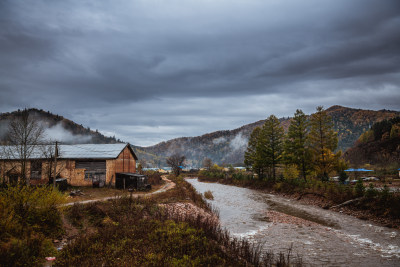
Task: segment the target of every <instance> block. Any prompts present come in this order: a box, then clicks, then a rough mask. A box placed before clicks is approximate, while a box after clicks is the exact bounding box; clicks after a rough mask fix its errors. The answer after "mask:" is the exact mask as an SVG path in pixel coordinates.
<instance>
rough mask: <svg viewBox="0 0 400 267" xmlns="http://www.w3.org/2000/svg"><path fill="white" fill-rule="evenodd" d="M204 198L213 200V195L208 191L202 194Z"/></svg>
mask: <svg viewBox="0 0 400 267" xmlns="http://www.w3.org/2000/svg"><path fill="white" fill-rule="evenodd" d="M204 197H205V198H206V199H209V200H214V195H213V193H212V192H211V191H210V190H208V191H206V192H204Z"/></svg>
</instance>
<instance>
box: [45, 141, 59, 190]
mask: <svg viewBox="0 0 400 267" xmlns="http://www.w3.org/2000/svg"><path fill="white" fill-rule="evenodd" d="M50 143H53V142H50ZM55 143H56V145H43V146H40V153H41V155H42V159H43V162H45V163H46V164H45V165H44V168H43V169H44V173H45V175H46V177H47V178H48V179H49V181H50V180H51V179H53V187H55V186H56V179H57V177H58V176H59V175H60V173H61V172H62V171H63V170H64V167H63V165H61V166H60V164H58V165H57V161H56V159H57V157H60V155H61V154H62V151H61V149H60V146H57V141H56V142H55Z"/></svg>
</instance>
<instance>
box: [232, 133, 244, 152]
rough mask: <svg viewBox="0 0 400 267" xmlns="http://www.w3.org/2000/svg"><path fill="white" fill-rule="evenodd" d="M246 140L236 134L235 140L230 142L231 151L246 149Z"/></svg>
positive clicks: (239, 134)
mask: <svg viewBox="0 0 400 267" xmlns="http://www.w3.org/2000/svg"><path fill="white" fill-rule="evenodd" d="M247 143H248V139H247V138H246V137H243V135H242V133H238V134H237V135H236V136H235V138H233V139H232V140H231V142H230V143H229V146H230V147H231V148H232V150H234V151H235V150H242V149H244V148H246V147H247Z"/></svg>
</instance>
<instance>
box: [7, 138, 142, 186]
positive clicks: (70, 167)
mask: <svg viewBox="0 0 400 267" xmlns="http://www.w3.org/2000/svg"><path fill="white" fill-rule="evenodd" d="M2 150H3V151H6V150H8V151H12V148H11V149H10V147H7V149H5V147H3V149H2ZM44 151H49V146H38V147H35V150H34V151H33V153H31V156H30V158H29V160H28V161H27V164H26V168H25V169H26V171H25V173H26V175H27V176H29V177H30V180H31V184H43V183H47V182H48V181H49V179H52V177H54V158H52V157H45V154H46V153H44ZM9 155H10V153H2V154H1V162H0V175H1V177H2V178H3V179H6V181H7V182H13V181H14V182H15V181H17V180H18V179H20V174H21V164H20V162H21V160H20V159H18V157H17V156H12V157H10V156H9ZM136 161H137V157H136V155H135V152H134V151H133V150H132V148H131V146H130V145H129V144H80V145H59V146H58V157H57V168H56V169H57V171H56V172H57V175H56V177H57V178H66V179H67V181H68V183H69V184H70V185H74V186H99V187H103V186H105V185H111V186H115V182H116V177H117V174H118V173H135V172H136Z"/></svg>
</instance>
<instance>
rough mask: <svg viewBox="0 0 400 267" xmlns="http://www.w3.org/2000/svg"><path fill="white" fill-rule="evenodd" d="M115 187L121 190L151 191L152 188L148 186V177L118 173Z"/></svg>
mask: <svg viewBox="0 0 400 267" xmlns="http://www.w3.org/2000/svg"><path fill="white" fill-rule="evenodd" d="M115 187H116V188H119V189H125V188H133V189H138V190H143V189H151V186H150V185H149V184H148V178H147V176H146V175H143V174H137V173H131V172H123V173H117V174H116V180H115Z"/></svg>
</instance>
